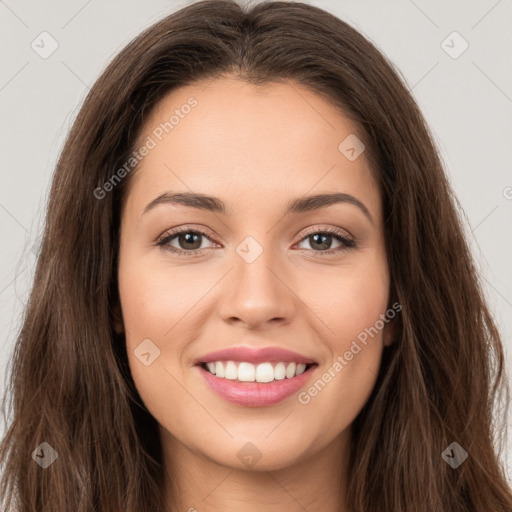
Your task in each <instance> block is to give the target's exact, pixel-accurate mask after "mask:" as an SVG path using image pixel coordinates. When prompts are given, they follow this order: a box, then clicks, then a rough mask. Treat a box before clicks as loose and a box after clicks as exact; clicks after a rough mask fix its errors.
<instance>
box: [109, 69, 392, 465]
mask: <svg viewBox="0 0 512 512" xmlns="http://www.w3.org/2000/svg"><path fill="white" fill-rule="evenodd" d="M166 123H167V124H166ZM358 133H359V132H358V130H357V127H356V126H355V125H354V124H353V123H352V122H350V121H349V119H347V118H346V117H344V116H342V115H341V114H340V112H339V111H338V110H337V109H336V108H335V107H334V106H332V105H331V104H330V103H328V102H327V101H325V100H324V99H322V98H321V97H320V96H318V95H317V94H316V93H314V92H312V91H310V90H309V89H306V88H304V87H301V86H299V85H297V84H295V83H290V82H287V83H282V84H277V83H273V84H267V85H265V86H253V85H249V84H247V83H246V82H243V81H238V80H235V79H232V78H223V79H216V80H214V81H212V82H210V83H208V82H203V83H198V84H195V85H191V86H187V87H183V88H180V89H178V90H175V91H172V92H171V93H170V94H168V95H167V96H166V97H165V98H164V99H163V100H162V101H161V102H160V103H159V105H158V106H157V108H156V109H155V110H154V111H153V112H152V114H151V116H150V118H149V119H148V120H147V121H146V123H145V126H144V130H143V132H142V133H141V136H140V137H139V141H138V145H137V146H136V149H137V151H138V155H139V157H140V158H141V161H140V163H139V166H138V168H137V170H136V173H135V171H134V176H133V178H134V179H133V181H132V182H131V183H130V187H129V190H128V193H127V196H126V200H125V202H124V205H123V211H122V226H121V246H120V261H119V269H118V272H119V291H120V300H121V312H122V324H121V323H120V324H118V325H117V329H118V330H121V329H124V331H125V332H126V345H127V353H128V360H129V364H130V368H131V373H132V376H133V379H134V382H135V384H136V386H137V389H138V391H139V393H140V396H141V398H142V400H143V401H144V403H145V405H146V407H147V409H148V410H149V412H150V413H151V414H152V415H153V416H154V417H155V418H156V420H157V421H158V423H159V424H160V426H161V433H162V440H163V443H164V445H165V446H167V447H174V446H178V445H179V446H180V447H181V449H186V450H190V451H191V452H192V453H194V454H196V455H200V456H201V457H203V458H204V457H207V458H208V459H209V460H211V461H214V462H216V463H219V464H222V465H227V466H232V467H244V466H245V467H252V465H253V464H254V463H256V464H257V466H256V467H257V468H258V469H270V468H274V469H277V468H281V467H285V466H289V465H291V464H293V463H294V462H299V461H300V460H305V458H306V457H310V456H312V455H314V454H315V453H319V452H320V450H323V449H329V447H328V445H330V444H331V443H333V442H337V441H339V440H341V439H347V435H348V433H349V432H350V431H349V429H348V427H349V426H350V425H351V423H352V421H353V420H354V418H355V417H356V416H357V414H358V413H359V411H360V410H361V408H362V407H363V405H364V404H365V402H366V401H367V399H368V398H369V395H370V393H371V391H372V388H373V387H374V384H375V381H376V376H377V373H378V368H379V364H380V359H381V354H382V349H383V346H384V344H386V343H387V342H388V334H389V324H388V323H387V320H386V321H383V319H386V318H387V317H386V316H385V315H386V310H387V307H388V291H389V274H388V267H387V261H386V255H385V245H384V234H383V225H382V217H381V202H380V197H379V191H378V187H377V184H376V182H375V180H374V179H373V177H372V174H371V172H370V169H369V164H368V161H367V158H366V154H365V152H364V146H362V145H361V141H360V140H358V139H357V138H356V137H358V138H359V139H362V136H361V135H360V134H359V135H358ZM363 142H364V141H363ZM144 147H145V148H146V149H145V150H144ZM173 194H183V195H182V196H178V199H177V200H173V199H172V196H173ZM196 194H197V195H200V198H199V199H198V198H196V199H194V198H193V196H194V195H196ZM322 194H327V195H331V199H330V200H329V199H328V198H327V199H326V198H323V199H321V198H320V199H310V200H307V199H306V198H307V197H310V196H316V195H322ZM334 194H339V195H338V196H337V200H333V199H332V198H333V197H334V196H333V195H334ZM206 196H208V197H211V198H215V199H206ZM187 198H188V199H187ZM201 198H202V199H201ZM185 203H188V204H185ZM177 230H181V231H182V233H181V235H180V234H179V233H178V232H177ZM225 349H249V350H246V351H245V352H244V351H243V350H235V352H233V353H230V354H213V353H214V352H217V351H223V350H225ZM261 349H269V350H268V351H266V352H261ZM273 349H275V350H273ZM280 350H287V351H290V352H292V354H290V353H284V352H282V351H281V352H280ZM215 361H217V363H216V362H215ZM228 361H232V362H231V363H228ZM307 361H309V362H313V363H314V364H313V365H312V366H311V365H310V364H309V363H308V365H307V366H306V371H304V372H303V373H301V371H303V370H304V366H303V365H304V364H306V362H307ZM205 362H210V365H209V367H210V369H211V370H212V371H213V372H216V375H213V374H212V373H210V371H209V370H208V369H207V368H208V365H204V364H201V363H205ZM223 372H224V377H221V375H222V374H223ZM296 374H299V375H297V376H295V375H296ZM255 379H257V380H255ZM248 443H251V444H248ZM183 447H185V448H183Z"/></svg>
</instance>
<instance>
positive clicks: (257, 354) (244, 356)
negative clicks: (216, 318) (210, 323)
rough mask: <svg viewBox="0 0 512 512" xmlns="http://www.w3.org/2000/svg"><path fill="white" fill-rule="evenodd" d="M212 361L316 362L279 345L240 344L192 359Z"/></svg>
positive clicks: (198, 361) (204, 361) (199, 361)
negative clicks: (259, 346) (253, 345)
mask: <svg viewBox="0 0 512 512" xmlns="http://www.w3.org/2000/svg"><path fill="white" fill-rule="evenodd" d="M212 361H239V362H240V361H246V362H248V363H253V364H258V363H266V362H270V363H272V362H279V361H282V362H290V363H303V364H309V363H315V362H316V361H314V360H313V359H310V358H309V357H305V356H302V355H300V354H297V353H296V352H292V351H291V350H287V349H285V348H281V347H265V348H252V347H247V346H245V347H243V346H242V347H230V348H225V349H222V350H217V351H215V352H210V353H209V354H206V355H204V356H201V357H198V358H197V359H196V360H195V361H194V364H201V363H210V362H212Z"/></svg>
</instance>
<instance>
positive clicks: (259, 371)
mask: <svg viewBox="0 0 512 512" xmlns="http://www.w3.org/2000/svg"><path fill="white" fill-rule="evenodd" d="M273 380H274V368H272V363H260V364H259V365H258V366H257V367H256V382H272V381H273Z"/></svg>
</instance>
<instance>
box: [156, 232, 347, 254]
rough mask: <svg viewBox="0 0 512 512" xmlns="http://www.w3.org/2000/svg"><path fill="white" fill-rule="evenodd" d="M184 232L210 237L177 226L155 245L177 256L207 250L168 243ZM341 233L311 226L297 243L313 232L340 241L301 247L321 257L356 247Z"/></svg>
mask: <svg viewBox="0 0 512 512" xmlns="http://www.w3.org/2000/svg"><path fill="white" fill-rule="evenodd" d="M184 233H192V234H195V235H201V236H204V237H206V238H208V239H210V236H209V234H208V233H206V232H205V231H203V230H201V229H197V228H194V229H191V228H189V227H187V226H185V227H183V228H179V229H176V230H174V231H170V232H166V233H164V235H163V236H162V237H160V238H159V239H158V240H157V243H156V245H157V246H158V247H160V248H161V249H162V250H164V251H169V252H171V253H174V254H177V255H178V256H185V257H194V256H200V255H202V254H203V253H204V251H206V250H207V249H206V248H203V249H193V250H190V251H185V250H183V249H177V248H176V247H172V246H171V245H169V242H170V241H171V240H172V239H174V238H176V237H177V236H178V235H181V234H184ZM343 233H344V232H343V231H341V230H340V229H337V228H325V229H318V228H313V229H310V230H309V231H307V232H306V233H305V235H304V236H303V237H302V238H301V239H300V240H299V242H298V243H299V244H300V243H301V242H303V241H304V240H306V239H307V238H308V237H309V236H311V235H315V234H321V235H333V236H334V238H335V239H336V240H337V241H339V242H341V244H342V245H341V246H340V247H336V248H334V249H327V250H325V251H315V250H314V249H301V250H302V251H307V252H309V251H313V252H315V253H318V254H319V255H320V256H321V257H323V256H329V255H331V254H334V253H337V252H342V251H346V250H347V249H352V248H354V247H356V242H355V240H354V239H352V238H349V237H347V236H346V235H344V234H343Z"/></svg>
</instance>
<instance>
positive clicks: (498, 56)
mask: <svg viewBox="0 0 512 512" xmlns="http://www.w3.org/2000/svg"><path fill="white" fill-rule="evenodd" d="M188 3H189V2H187V1H163V0H149V1H138V2H137V1H134V0H131V1H120V0H118V1H109V2H105V1H100V0H89V1H87V0H73V1H69V0H68V1H64V0H62V1H56V0H53V1H46V2H38V1H36V0H30V1H28V0H27V1H23V2H21V1H17V2H16V1H14V0H0V48H1V49H2V50H1V51H2V57H1V58H2V65H1V67H0V120H1V121H0V131H1V132H0V159H1V167H0V168H1V173H2V174H1V187H0V223H1V224H0V225H1V240H2V250H1V253H0V258H1V259H0V307H1V311H2V315H1V317H0V326H1V339H2V343H1V346H0V393H2V394H3V392H4V389H5V388H4V386H5V384H4V379H5V377H6V371H7V365H8V364H9V361H10V357H11V352H12V349H13V343H14V339H15V336H16V334H17V331H18V329H19V326H20V319H21V314H22V311H23V306H24V304H25V303H26V301H27V297H28V292H29V289H30V285H31V278H32V275H33V269H34V263H35V252H37V245H38V234H39V233H40V232H41V227H42V223H43V220H44V219H43V214H44V210H45V204H46V200H47V192H48V187H49V183H50V179H51V176H52V172H53V169H54V166H55V163H56V159H57V156H58V153H59V151H60V149H61V147H62V144H63V142H64V138H65V136H66V134H67V132H68V130H69V128H70V126H71V123H72V121H73V119H74V118H75V115H76V113H77V111H78V108H79V106H80V104H81V102H82V100H83V99H84V97H85V94H86V93H87V90H88V89H89V87H90V86H91V85H92V84H93V83H94V81H95V80H96V78H97V77H98V76H99V73H100V72H101V71H102V70H103V69H104V67H105V66H106V64H107V63H108V62H109V61H110V59H111V58H112V57H113V56H114V55H115V54H116V53H117V52H118V51H119V50H120V49H121V48H122V47H123V46H124V45H125V44H126V43H128V42H129V41H130V40H131V39H132V38H133V37H134V36H135V35H136V34H138V33H139V32H140V31H142V29H144V28H146V27H148V26H149V25H151V24H152V23H153V22H155V21H156V20H158V19H159V18H161V17H163V16H165V15H166V14H169V13H170V12H172V11H175V10H177V9H178V8H180V7H182V6H184V5H187V4H188ZM309 3H311V4H313V5H317V6H319V7H322V8H324V9H326V10H328V11H331V12H332V13H334V14H336V15H337V16H339V17H340V18H342V19H343V20H345V21H347V22H349V23H350V24H351V25H353V26H354V27H356V28H357V29H359V30H360V31H361V32H363V33H364V34H365V35H366V36H367V37H368V38H370V39H371V40H372V41H373V42H374V43H375V44H376V45H377V47H378V48H380V49H381V51H383V52H384V53H385V54H386V55H387V56H388V57H389V58H390V59H391V60H392V61H393V62H394V63H395V65H396V66H397V67H398V68H399V70H400V71H401V73H402V75H403V77H404V78H405V80H406V81H407V83H408V84H409V86H410V88H411V90H412V92H413V95H414V97H415V98H416V100H417V102H418V104H419V106H420V108H421V109H422V111H423V113H424V115H425V117H426V119H427V122H428V123H429V124H430V126H431V127H432V129H433V132H434V134H435V136H436V140H437V143H438V145H439V148H440V151H441V154H442V157H443V159H444V161H445V164H446V172H447V173H448V175H449V177H450V180H451V181H452V183H453V186H454V188H455V191H456V193H457V195H458V198H459V200H460V203H461V205H462V207H463V208H464V210H465V212H466V216H467V231H468V234H469V238H470V241H471V245H472V248H473V250H474V255H475V259H476V261H477V264H478V267H479V268H480V270H481V273H482V276H483V279H484V280H483V283H484V285H485V288H486V291H487V295H488V298H489V303H490V306H491V308H492V309H493V311H494V313H495V316H496V320H497V322H498V325H499V327H500V330H501V333H502V335H503V339H504V342H505V348H506V351H507V360H508V366H509V367H510V366H511V364H512V321H511V320H512V265H511V262H512V241H511V233H512V172H511V162H512V116H511V114H512V60H511V59H510V55H512V30H511V27H512V25H511V21H512V2H511V1H510V0H488V1H487V0H486V1H483V0H480V1H476V0H474V1H467V0H459V1H453V0H452V1H446V0H444V1H442V0H437V1H426V0H422V1H420V0H414V1H412V0H394V1H382V0H351V1H344V0H341V1H335V0H314V1H313V0H312V1H310V2H309ZM43 31H47V32H49V33H50V34H51V36H52V37H53V38H54V39H55V40H56V41H57V42H58V45H59V46H58V49H57V50H56V51H55V52H54V53H53V54H52V55H51V56H50V57H48V58H47V59H43V58H41V57H40V56H39V55H38V54H37V53H36V52H35V51H34V50H33V49H32V48H31V43H32V41H33V40H36V42H37V41H39V40H40V39H38V36H39V34H41V32H43ZM453 31H457V32H458V33H459V34H460V35H461V36H462V37H463V38H464V40H466V41H467V43H469V48H468V49H467V50H466V51H465V52H464V53H462V54H461V55H460V56H459V57H458V58H452V57H451V56H450V55H448V54H447V53H446V52H445V50H444V49H443V47H442V45H441V44H442V42H443V41H444V40H445V39H446V38H447V36H449V34H451V33H452V32H453ZM40 44H41V43H40ZM461 44H462V42H461V41H460V40H457V39H456V38H455V39H454V38H453V37H451V38H448V40H447V41H446V43H445V47H446V46H452V47H453V48H452V49H451V50H449V51H451V52H452V53H453V52H456V51H457V50H459V49H461V48H462V46H461ZM47 48H48V46H47ZM447 49H448V48H447ZM509 374H510V372H509ZM509 424H510V422H509ZM2 427H3V425H2V426H0V436H1V435H2V433H3V430H2ZM510 430H511V429H510V427H509V431H510ZM511 437H512V435H511V434H510V433H509V449H508V450H507V452H503V453H502V456H503V457H504V458H505V460H506V464H507V468H508V473H509V479H511V480H512V478H511V475H512V453H511V452H512V449H510V448H511V447H512V444H511V443H510V441H512V440H511V439H510V438H511Z"/></svg>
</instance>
